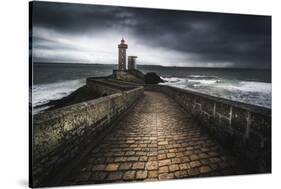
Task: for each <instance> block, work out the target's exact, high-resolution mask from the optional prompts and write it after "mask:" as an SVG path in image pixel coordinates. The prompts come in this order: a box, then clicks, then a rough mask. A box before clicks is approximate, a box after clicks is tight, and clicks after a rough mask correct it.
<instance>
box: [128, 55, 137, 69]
mask: <svg viewBox="0 0 281 189" xmlns="http://www.w3.org/2000/svg"><path fill="white" fill-rule="evenodd" d="M136 58H137V56H128V70H136V69H137V65H136Z"/></svg>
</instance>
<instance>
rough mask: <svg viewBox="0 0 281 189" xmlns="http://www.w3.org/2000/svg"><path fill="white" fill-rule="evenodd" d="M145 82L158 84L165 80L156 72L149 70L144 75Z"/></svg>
mask: <svg viewBox="0 0 281 189" xmlns="http://www.w3.org/2000/svg"><path fill="white" fill-rule="evenodd" d="M144 82H145V84H158V83H162V82H164V80H163V79H161V78H160V77H159V76H158V75H157V74H156V73H154V72H148V73H147V74H145V76H144Z"/></svg>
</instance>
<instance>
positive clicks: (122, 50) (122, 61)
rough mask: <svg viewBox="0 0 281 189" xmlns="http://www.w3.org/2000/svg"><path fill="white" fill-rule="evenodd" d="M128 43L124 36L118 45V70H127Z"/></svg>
mask: <svg viewBox="0 0 281 189" xmlns="http://www.w3.org/2000/svg"><path fill="white" fill-rule="evenodd" d="M127 48H128V45H127V44H126V43H125V40H124V39H123V38H122V40H121V43H120V44H119V45H118V50H119V54H118V70H122V71H125V70H126V50H127Z"/></svg>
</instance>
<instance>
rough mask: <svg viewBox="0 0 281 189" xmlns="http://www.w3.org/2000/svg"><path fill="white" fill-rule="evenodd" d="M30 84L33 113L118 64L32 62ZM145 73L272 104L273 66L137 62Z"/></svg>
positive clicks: (218, 94) (223, 95)
mask: <svg viewBox="0 0 281 189" xmlns="http://www.w3.org/2000/svg"><path fill="white" fill-rule="evenodd" d="M32 68H33V85H32V86H31V88H30V90H31V92H30V93H31V95H32V102H31V104H32V108H33V114H37V113H39V112H41V111H44V110H45V109H47V108H48V107H47V106H45V105H46V104H47V103H48V102H49V101H50V100H55V99H60V98H62V97H65V96H67V95H69V94H70V93H71V92H73V91H75V90H76V89H78V88H79V87H81V86H83V85H85V83H86V78H87V77H96V76H107V75H110V74H111V73H112V70H113V69H116V68H117V65H112V64H76V63H33V65H32ZM138 69H139V70H140V71H142V72H143V73H147V72H155V73H157V74H158V75H159V76H160V77H161V78H162V79H163V80H165V81H166V82H165V83H161V85H170V86H174V87H178V88H183V89H187V90H191V91H196V92H200V93H205V94H209V95H212V96H216V97H221V98H225V99H230V100H234V101H239V102H244V103H248V104H253V105H257V106H261V107H266V108H271V96H272V83H271V70H270V69H241V68H239V69H237V68H235V69H234V68H194V67H164V66H157V65H138Z"/></svg>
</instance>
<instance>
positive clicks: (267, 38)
mask: <svg viewBox="0 0 281 189" xmlns="http://www.w3.org/2000/svg"><path fill="white" fill-rule="evenodd" d="M33 5H34V7H33V24H34V26H36V27H41V28H47V29H51V30H54V31H57V32H61V33H65V34H70V35H74V36H75V35H88V34H89V33H93V32H104V31H112V32H114V31H119V32H120V33H124V34H127V33H128V32H129V33H130V34H132V35H133V36H135V37H136V38H137V39H138V42H139V43H141V44H143V45H147V46H150V47H155V48H159V47H164V48H166V49H167V50H169V49H170V50H171V51H177V52H180V53H182V54H192V55H193V56H194V57H196V58H194V59H193V60H194V61H197V62H216V63H218V64H219V63H221V64H224V63H226V62H230V63H232V65H233V66H235V67H254V68H257V67H260V68H269V67H271V17H269V16H256V15H237V14H236V15H235V14H219V13H206V12H192V11H175V10H160V9H142V8H126V7H113V6H96V5H83V4H63V3H44V2H34V4H33ZM35 41H37V42H38V44H41V46H40V47H41V48H44V44H46V45H47V46H48V44H47V43H40V39H35ZM36 44H37V43H36ZM42 44H43V46H42ZM47 46H46V48H48V47H47ZM38 47H39V45H38Z"/></svg>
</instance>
